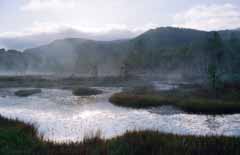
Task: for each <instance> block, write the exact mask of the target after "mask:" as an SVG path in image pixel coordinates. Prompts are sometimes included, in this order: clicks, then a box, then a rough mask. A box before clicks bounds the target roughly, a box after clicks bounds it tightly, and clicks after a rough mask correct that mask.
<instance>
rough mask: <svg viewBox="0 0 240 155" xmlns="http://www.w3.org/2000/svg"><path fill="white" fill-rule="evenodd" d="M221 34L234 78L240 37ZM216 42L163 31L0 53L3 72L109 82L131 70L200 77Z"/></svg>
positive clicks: (192, 33)
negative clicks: (103, 78) (97, 77)
mask: <svg viewBox="0 0 240 155" xmlns="http://www.w3.org/2000/svg"><path fill="white" fill-rule="evenodd" d="M218 33H219V34H220V36H221V39H222V42H223V44H224V55H225V57H224V60H223V66H224V67H223V68H224V70H225V69H226V68H228V71H229V70H231V73H233V72H234V73H235V72H236V69H235V68H237V67H238V65H240V63H239V62H238V61H239V60H240V59H238V58H240V54H239V53H240V52H239V49H240V48H239V47H240V46H239V38H240V31H238V30H226V31H219V32H218ZM212 36H213V32H205V31H198V30H193V29H179V28H173V27H163V28H157V29H152V30H149V31H147V32H145V33H143V34H141V35H140V36H138V37H136V38H133V39H129V40H119V41H94V40H86V39H80V38H68V39H62V40H56V41H54V42H52V43H50V44H48V45H44V46H40V47H36V48H32V49H27V50H25V51H24V52H22V53H21V52H15V54H11V53H12V52H11V51H10V52H9V51H7V52H6V51H5V52H0V59H1V60H4V61H1V62H0V63H1V71H2V72H4V71H8V72H9V71H13V72H15V71H19V72H22V73H24V74H25V73H31V72H39V73H52V74H63V73H66V74H69V75H71V74H79V75H102V76H106V75H119V74H120V72H121V69H122V67H123V66H125V69H126V66H127V70H129V72H131V73H132V74H146V75H149V73H151V74H154V75H159V76H160V75H170V74H173V75H180V76H181V77H182V76H185V75H186V76H190V77H191V76H192V77H194V76H201V75H204V74H205V72H206V64H208V63H209V61H210V60H208V58H209V54H207V51H208V53H209V52H210V50H209V49H208V48H207V47H208V43H209V40H211V37H212ZM5 57H7V59H6V58H5ZM23 60H24V61H23ZM19 66H22V67H20V68H21V70H20V69H19Z"/></svg>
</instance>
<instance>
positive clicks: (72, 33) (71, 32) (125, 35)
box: [0, 28, 141, 50]
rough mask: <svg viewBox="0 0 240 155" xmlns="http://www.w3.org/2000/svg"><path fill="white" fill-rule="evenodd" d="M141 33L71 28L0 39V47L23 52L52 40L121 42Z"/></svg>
mask: <svg viewBox="0 0 240 155" xmlns="http://www.w3.org/2000/svg"><path fill="white" fill-rule="evenodd" d="M140 33H141V32H132V31H129V30H117V29H113V30H109V31H106V32H102V33H93V32H84V31H80V30H76V29H72V28H66V29H63V30H59V31H57V32H45V33H35V34H28V35H27V34H26V35H22V36H12V37H10V36H9V37H0V46H2V47H5V48H10V49H12V48H14V49H18V50H23V49H27V48H33V47H36V46H41V45H45V44H48V43H49V42H52V41H54V40H58V39H62V38H85V39H90V40H99V41H112V40H122V39H129V38H133V37H136V36H137V35H139V34H140Z"/></svg>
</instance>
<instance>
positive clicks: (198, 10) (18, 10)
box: [0, 0, 240, 36]
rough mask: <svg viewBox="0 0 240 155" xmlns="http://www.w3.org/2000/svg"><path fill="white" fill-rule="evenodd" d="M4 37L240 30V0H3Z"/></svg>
mask: <svg viewBox="0 0 240 155" xmlns="http://www.w3.org/2000/svg"><path fill="white" fill-rule="evenodd" d="M0 21H1V24H0V36H15V35H26V34H32V33H41V32H52V31H60V30H62V29H68V28H73V29H77V30H81V31H84V32H96V33H103V32H106V31H110V30H130V31H144V30H147V29H149V28H154V27H159V26H179V27H188V28H196V29H201V30H215V29H232V28H237V27H240V0H0Z"/></svg>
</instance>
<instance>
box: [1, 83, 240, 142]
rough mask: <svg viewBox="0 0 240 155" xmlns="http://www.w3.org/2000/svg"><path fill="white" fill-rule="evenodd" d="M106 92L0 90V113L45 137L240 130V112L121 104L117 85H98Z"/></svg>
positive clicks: (235, 132)
mask: <svg viewBox="0 0 240 155" xmlns="http://www.w3.org/2000/svg"><path fill="white" fill-rule="evenodd" d="M99 89H102V90H103V91H104V92H105V93H104V94H101V95H96V96H90V97H77V96H73V95H72V92H71V91H69V90H59V89H42V93H41V94H36V95H33V96H30V97H26V98H20V97H16V96H14V95H12V94H13V93H12V92H14V91H15V90H16V89H4V90H0V114H1V115H3V116H5V117H8V118H18V119H20V120H22V121H24V122H29V123H34V124H35V125H36V127H37V128H38V131H39V132H40V133H42V134H43V135H44V138H45V139H49V140H54V141H58V142H63V141H79V140H82V139H83V138H84V135H91V134H93V133H95V132H97V131H99V130H100V131H101V133H102V136H103V137H104V138H111V137H114V136H117V135H121V134H123V133H124V132H126V130H135V129H138V130H144V129H153V130H159V131H162V132H168V133H175V134H194V135H212V134H214V135H220V134H223V135H228V136H230V135H240V121H239V120H240V115H239V114H237V115H225V116H207V115H192V114H186V113H184V112H183V111H180V110H178V109H176V108H173V107H170V106H165V107H160V108H150V109H141V110H136V109H130V108H122V107H117V106H115V105H113V104H111V103H109V102H108V98H109V97H110V96H111V94H112V93H115V92H119V91H120V89H119V88H108V89H105V88H99Z"/></svg>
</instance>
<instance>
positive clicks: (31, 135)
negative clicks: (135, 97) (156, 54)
mask: <svg viewBox="0 0 240 155" xmlns="http://www.w3.org/2000/svg"><path fill="white" fill-rule="evenodd" d="M239 153H240V138H238V137H224V136H209V137H205V136H183V135H174V134H164V133H160V132H157V131H133V132H126V133H125V134H124V135H122V136H119V137H115V138H112V139H109V140H103V139H101V138H99V136H96V137H93V138H88V139H85V140H84V141H83V142H77V143H64V144H56V143H54V142H46V141H43V140H42V139H41V138H38V137H37V132H36V130H35V129H34V127H33V126H32V125H27V124H23V123H21V122H19V121H14V120H8V119H4V118H2V117H0V154H3V155H5V154H6V155H8V154H38V155H48V154H51V155H59V154H72V155H73V154H80V155H149V154H151V155H159V154H160V155H175V154H176V155H205V154H207V155H224V154H228V155H239Z"/></svg>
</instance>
